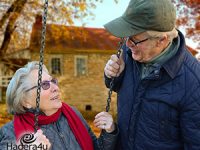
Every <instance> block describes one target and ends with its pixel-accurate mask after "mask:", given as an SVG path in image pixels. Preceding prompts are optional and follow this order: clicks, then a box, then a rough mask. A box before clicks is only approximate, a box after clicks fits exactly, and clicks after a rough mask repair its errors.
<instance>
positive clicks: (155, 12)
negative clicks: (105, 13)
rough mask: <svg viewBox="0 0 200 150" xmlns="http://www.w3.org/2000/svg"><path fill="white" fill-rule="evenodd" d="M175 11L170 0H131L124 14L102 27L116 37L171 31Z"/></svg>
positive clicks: (173, 25) (173, 24)
mask: <svg viewBox="0 0 200 150" xmlns="http://www.w3.org/2000/svg"><path fill="white" fill-rule="evenodd" d="M175 21H176V9H175V7H174V5H173V4H172V2H171V1H170V0H131V1H130V2H129V5H128V7H127V9H126V11H125V13H124V14H123V15H122V16H121V17H119V18H117V19H115V20H113V21H111V22H109V23H107V24H105V25H104V27H105V28H106V30H108V31H109V32H110V33H111V34H113V35H114V36H116V37H128V36H132V35H136V34H139V33H142V32H145V31H160V32H167V31H171V30H173V28H174V27H175Z"/></svg>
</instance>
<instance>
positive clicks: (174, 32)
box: [146, 28, 178, 42]
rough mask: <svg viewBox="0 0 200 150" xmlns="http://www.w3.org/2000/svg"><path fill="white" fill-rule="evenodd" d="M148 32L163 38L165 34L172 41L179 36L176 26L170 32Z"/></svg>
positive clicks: (152, 35)
mask: <svg viewBox="0 0 200 150" xmlns="http://www.w3.org/2000/svg"><path fill="white" fill-rule="evenodd" d="M146 33H147V34H148V35H149V36H150V37H152V38H162V37H163V36H165V35H167V37H168V39H169V41H170V42H172V41H173V39H174V38H176V37H177V36H178V31H177V30H176V29H175V28H174V29H173V30H172V31H169V32H159V31H146Z"/></svg>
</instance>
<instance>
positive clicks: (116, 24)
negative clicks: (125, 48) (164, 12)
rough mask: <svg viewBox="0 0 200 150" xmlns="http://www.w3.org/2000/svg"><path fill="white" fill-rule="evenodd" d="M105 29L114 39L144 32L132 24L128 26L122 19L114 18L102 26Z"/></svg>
mask: <svg viewBox="0 0 200 150" xmlns="http://www.w3.org/2000/svg"><path fill="white" fill-rule="evenodd" d="M104 27H105V29H106V30H108V31H109V32H110V33H111V34H113V35H114V36H116V37H119V38H121V37H129V36H132V35H136V34H139V33H141V32H144V31H146V30H145V29H142V28H139V27H137V26H135V25H133V24H130V23H129V22H127V21H126V20H124V19H123V17H119V18H116V19H114V20H112V21H110V22H108V23H107V24H105V25H104Z"/></svg>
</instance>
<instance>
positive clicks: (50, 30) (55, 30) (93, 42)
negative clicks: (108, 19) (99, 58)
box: [29, 20, 120, 53]
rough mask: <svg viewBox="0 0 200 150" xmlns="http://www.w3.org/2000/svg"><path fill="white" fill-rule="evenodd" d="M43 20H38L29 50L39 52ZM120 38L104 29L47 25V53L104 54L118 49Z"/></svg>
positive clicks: (34, 26)
mask: <svg viewBox="0 0 200 150" xmlns="http://www.w3.org/2000/svg"><path fill="white" fill-rule="evenodd" d="M41 26H42V25H41V20H39V21H38V20H36V22H35V24H34V25H33V29H32V33H31V42H30V46H29V49H31V50H32V51H37V52H39V48H40V41H41V28H42V27H41ZM119 40H120V39H119V38H116V37H114V36H112V35H111V34H110V33H108V32H107V31H106V30H105V29H103V28H88V27H75V26H63V25H56V24H47V27H46V45H45V51H46V52H49V53H71V52H73V51H76V52H82V51H84V52H91V51H92V52H94V51H96V52H97V51H98V52H103V51H112V52H113V50H116V49H117V46H118V42H119Z"/></svg>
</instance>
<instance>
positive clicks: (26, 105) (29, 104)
mask: <svg viewBox="0 0 200 150" xmlns="http://www.w3.org/2000/svg"><path fill="white" fill-rule="evenodd" d="M22 105H23V106H24V107H25V108H28V109H30V108H32V105H31V103H30V102H29V101H28V100H24V101H22Z"/></svg>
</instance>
